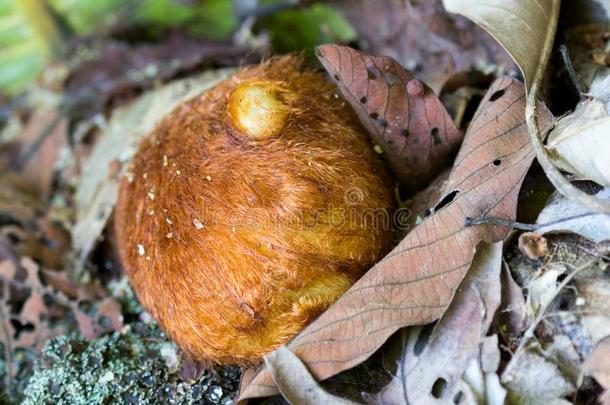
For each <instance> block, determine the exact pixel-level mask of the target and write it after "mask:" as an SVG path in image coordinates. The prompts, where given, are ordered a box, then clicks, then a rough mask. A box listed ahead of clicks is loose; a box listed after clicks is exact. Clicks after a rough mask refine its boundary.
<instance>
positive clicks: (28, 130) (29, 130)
mask: <svg viewBox="0 0 610 405" xmlns="http://www.w3.org/2000/svg"><path fill="white" fill-rule="evenodd" d="M17 142H19V143H20V144H21V148H20V152H19V154H18V155H17V156H16V162H15V166H16V167H17V168H18V169H19V171H20V172H21V173H22V174H23V176H24V177H25V178H26V179H27V180H29V181H30V182H31V183H32V185H33V186H34V187H35V189H36V191H37V192H38V194H39V195H40V196H41V197H48V196H49V195H50V192H51V185H52V180H53V175H54V173H55V170H54V169H55V165H56V163H57V160H58V158H59V156H60V153H61V152H62V151H63V150H64V149H66V148H67V147H68V118H67V117H66V116H65V114H64V113H63V112H62V111H60V110H59V109H56V108H44V109H40V110H36V111H34V113H33V116H32V118H30V120H29V121H28V124H27V125H26V127H25V128H24V129H23V131H22V132H21V134H20V135H19V137H18V138H17Z"/></svg>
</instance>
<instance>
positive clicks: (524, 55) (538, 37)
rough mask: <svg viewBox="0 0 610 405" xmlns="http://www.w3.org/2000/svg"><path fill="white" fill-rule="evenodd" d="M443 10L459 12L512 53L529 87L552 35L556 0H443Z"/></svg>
mask: <svg viewBox="0 0 610 405" xmlns="http://www.w3.org/2000/svg"><path fill="white" fill-rule="evenodd" d="M443 4H444V5H445V8H446V9H447V11H450V12H452V13H457V14H462V15H464V16H466V17H468V18H470V19H471V20H472V21H474V22H475V23H477V24H478V25H480V26H481V27H483V28H484V29H485V30H486V31H487V32H489V33H490V34H491V35H492V36H493V37H494V38H495V39H496V40H497V41H498V42H499V43H500V45H502V46H503V47H504V48H505V49H506V51H507V52H508V53H509V54H510V55H511V56H512V57H513V59H514V60H515V62H517V64H518V65H519V68H521V71H522V72H523V76H524V77H525V84H526V88H527V89H528V90H529V88H530V86H531V84H532V82H533V80H534V75H535V74H536V70H537V69H538V67H539V66H540V65H541V64H544V65H546V60H544V58H545V55H544V53H545V52H544V48H545V46H547V43H548V42H549V38H550V41H551V42H552V39H553V38H554V37H555V26H556V23H555V21H557V17H558V15H559V5H560V0H443Z"/></svg>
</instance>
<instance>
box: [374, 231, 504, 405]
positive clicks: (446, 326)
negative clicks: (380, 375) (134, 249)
mask: <svg viewBox="0 0 610 405" xmlns="http://www.w3.org/2000/svg"><path fill="white" fill-rule="evenodd" d="M501 269H502V242H496V243H494V244H493V245H480V246H479V247H478V249H477V254H476V255H475V258H474V259H473V262H472V266H471V267H470V270H469V272H468V275H467V276H466V278H465V279H464V281H463V282H462V284H461V285H460V288H459V290H458V292H457V294H456V296H455V299H454V300H453V301H452V302H451V305H450V306H449V308H448V309H447V312H445V314H444V315H443V317H442V318H441V320H440V321H439V323H438V324H437V325H436V327H435V329H434V331H433V332H432V335H431V336H430V340H429V341H428V344H427V345H426V347H425V348H424V349H423V351H421V353H419V355H418V354H417V353H416V352H405V353H403V358H402V359H401V360H400V365H399V371H398V374H397V376H396V377H395V378H394V379H393V380H392V382H391V383H390V384H389V385H388V386H387V387H385V388H384V390H383V391H382V392H381V393H380V394H379V395H378V397H377V400H376V403H379V404H384V405H390V404H402V403H404V402H405V399H406V400H407V402H408V403H411V404H419V403H422V404H446V403H449V402H451V400H452V399H453V398H456V397H459V396H461V397H463V396H464V395H466V396H472V395H474V396H475V397H476V396H477V395H476V394H475V393H474V392H477V391H478V390H474V391H473V389H472V388H469V387H468V386H467V385H466V384H465V383H464V381H463V380H462V379H463V376H464V373H465V372H466V370H467V369H468V367H469V365H470V363H471V361H472V360H475V359H476V363H479V364H481V362H482V360H483V353H482V352H481V348H482V346H483V344H482V343H483V341H484V339H485V335H486V334H487V330H488V329H489V326H490V325H491V322H492V320H493V318H494V314H495V312H496V310H497V308H498V307H499V305H500V288H501V287H500V270H501ZM496 348H497V346H496ZM490 368H492V369H493V367H490ZM496 368H497V367H496ZM481 372H482V371H481ZM493 372H494V373H495V370H493ZM483 385H484V384H483ZM441 388H442V389H441ZM477 394H480V395H485V393H484V392H482V393H477ZM481 399H483V398H481ZM475 403H476V401H475Z"/></svg>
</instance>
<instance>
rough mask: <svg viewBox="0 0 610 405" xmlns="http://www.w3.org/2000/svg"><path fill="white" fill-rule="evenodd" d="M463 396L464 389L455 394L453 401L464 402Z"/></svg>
mask: <svg viewBox="0 0 610 405" xmlns="http://www.w3.org/2000/svg"><path fill="white" fill-rule="evenodd" d="M463 397H464V393H463V392H462V391H458V392H456V393H455V395H454V396H453V403H454V404H459V403H460V402H462V398H463Z"/></svg>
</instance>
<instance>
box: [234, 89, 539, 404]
mask: <svg viewBox="0 0 610 405" xmlns="http://www.w3.org/2000/svg"><path fill="white" fill-rule="evenodd" d="M524 97H525V92H524V89H523V85H522V84H521V83H519V82H518V81H516V80H514V79H510V78H503V79H499V80H498V81H497V82H496V83H494V84H493V85H492V87H491V88H490V90H489V92H488V94H487V96H486V97H485V98H484V99H483V101H482V102H481V106H480V107H479V110H478V112H477V114H476V115H475V118H474V120H473V122H472V124H471V126H470V128H469V131H468V133H467V134H466V138H465V139H464V144H463V145H462V148H461V150H460V153H459V154H458V156H457V158H456V160H455V163H454V167H453V170H452V172H451V174H450V176H449V179H448V180H447V182H446V184H445V189H444V190H445V191H444V196H443V197H442V198H441V199H440V201H439V202H438V203H437V205H436V206H435V207H434V209H433V211H434V212H433V214H432V215H431V216H430V217H428V218H426V219H425V220H424V222H422V223H421V224H420V225H419V226H418V227H416V228H415V229H413V231H411V232H410V233H409V234H408V235H407V236H406V237H405V239H403V240H402V241H401V242H400V244H399V245H398V246H397V247H396V248H395V249H394V250H393V251H392V252H390V253H389V254H388V255H387V256H386V257H385V258H384V259H383V260H381V261H380V262H379V263H378V264H377V265H376V266H375V267H373V268H372V269H371V270H370V271H369V272H368V273H367V274H366V275H365V276H363V277H362V278H361V279H360V280H359V281H358V282H357V283H356V284H354V286H352V288H350V289H349V290H348V291H347V292H346V293H345V295H344V296H343V297H342V298H341V299H340V300H339V301H337V302H336V303H335V304H334V305H333V306H331V307H330V308H329V309H328V310H327V311H326V312H325V313H324V314H322V315H321V316H320V317H319V318H318V319H317V320H316V321H315V322H313V323H312V324H311V325H309V326H308V327H307V328H306V329H305V330H304V331H303V332H302V333H301V334H299V335H298V336H297V337H296V338H295V339H294V340H292V341H291V342H290V343H289V344H288V347H289V348H290V349H291V350H293V351H294V352H295V354H297V355H298V356H299V358H301V360H303V361H304V362H305V363H306V364H307V365H308V368H309V370H310V371H311V372H312V374H313V375H314V376H315V377H316V378H319V379H324V378H328V377H330V376H332V375H334V374H336V373H338V372H340V371H343V370H345V369H348V368H350V367H353V366H355V365H357V364H359V363H360V362H362V361H363V360H365V359H366V358H367V357H369V356H370V355H371V354H372V353H373V352H375V351H376V350H377V349H378V348H379V347H380V346H381V344H383V342H384V341H385V340H386V339H387V338H388V337H389V336H390V335H391V334H392V333H393V332H395V331H396V330H398V329H399V328H401V327H404V326H408V325H421V324H426V323H429V322H432V321H435V320H436V319H438V318H439V317H440V316H441V315H442V314H443V313H444V311H445V309H446V308H447V306H448V305H449V303H450V302H451V300H452V298H453V296H454V294H455V291H456V289H457V287H458V286H459V284H460V282H461V281H462V279H463V278H464V276H465V274H466V272H467V271H468V269H469V268H470V265H471V262H472V259H473V256H474V253H475V248H476V246H477V245H478V244H479V243H480V242H487V243H492V242H495V241H499V240H502V239H504V237H505V236H506V233H507V232H508V229H507V228H506V227H500V226H488V225H485V226H465V222H466V218H468V217H480V216H492V217H499V218H505V219H507V220H512V219H514V217H515V210H516V206H517V195H518V192H519V188H520V185H521V182H522V181H523V178H524V176H525V174H526V172H527V170H528V169H529V166H530V164H531V162H532V159H533V153H532V150H531V148H530V146H529V142H528V135H527V130H526V128H525V123H524V118H523V113H524V109H525V99H524ZM547 119H550V114H548V115H547ZM275 393H277V389H276V388H275V387H274V385H273V380H272V379H271V376H270V374H269V373H268V372H267V371H266V370H265V369H263V370H260V371H259V372H258V373H257V374H256V376H255V377H254V378H253V379H252V381H251V382H250V383H249V384H248V385H247V386H246V387H245V389H244V390H243V393H242V396H241V399H245V398H251V397H257V396H268V395H273V394H275Z"/></svg>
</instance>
